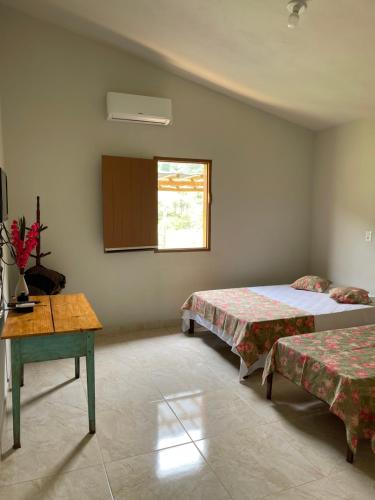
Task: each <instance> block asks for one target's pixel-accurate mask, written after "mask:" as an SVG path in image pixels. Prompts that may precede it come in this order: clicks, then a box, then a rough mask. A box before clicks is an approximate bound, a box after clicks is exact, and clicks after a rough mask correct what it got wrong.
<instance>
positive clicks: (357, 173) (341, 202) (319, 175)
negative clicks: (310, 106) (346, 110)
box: [311, 120, 375, 293]
mask: <svg viewBox="0 0 375 500" xmlns="http://www.w3.org/2000/svg"><path fill="white" fill-rule="evenodd" d="M374 134H375V120H372V121H371V120H360V121H356V122H354V123H350V124H348V125H343V126H340V127H335V128H332V129H329V130H326V131H323V132H320V133H319V134H317V136H316V143H315V162H314V163H315V164H314V195H313V199H314V210H313V221H314V224H313V245H312V255H311V270H312V271H314V272H316V273H320V274H323V275H325V276H327V277H329V278H330V279H332V280H334V281H335V282H337V283H342V284H348V285H356V286H360V287H363V288H366V289H368V290H370V291H371V293H375V265H374V264H375V197H374V190H375V165H374V158H375V142H374ZM367 230H371V231H373V236H374V239H373V241H372V243H370V244H369V243H366V242H365V241H364V236H365V232H366V231H367Z"/></svg>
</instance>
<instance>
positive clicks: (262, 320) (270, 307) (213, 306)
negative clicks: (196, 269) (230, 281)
mask: <svg viewBox="0 0 375 500" xmlns="http://www.w3.org/2000/svg"><path fill="white" fill-rule="evenodd" d="M182 309H183V310H184V309H185V310H186V309H189V310H191V311H193V312H194V313H195V314H198V315H199V316H200V317H201V318H204V319H205V320H207V321H209V322H210V323H212V324H213V325H215V326H216V327H217V328H219V329H220V330H221V332H222V334H223V339H224V340H225V341H226V342H227V343H228V344H229V345H231V346H232V349H234V350H235V352H237V354H239V355H240V356H241V358H242V359H243V361H244V362H245V363H246V366H247V367H250V366H251V365H252V364H253V363H255V362H256V361H257V360H258V359H259V358H260V356H261V355H262V354H265V353H267V352H269V350H270V349H271V347H272V346H273V344H274V343H275V342H276V340H277V339H279V338H280V337H288V336H290V335H300V334H302V333H309V332H312V331H314V316H311V315H310V314H309V313H307V312H306V311H302V310H301V309H297V308H295V307H291V306H288V305H287V304H284V303H282V302H279V301H277V300H274V299H270V298H268V297H265V296H264V295H260V294H258V293H255V292H253V291H251V290H249V289H248V288H230V289H225V290H208V291H204V292H195V293H193V294H192V295H191V296H190V297H189V298H188V300H187V301H186V302H185V303H184V305H183V306H182Z"/></svg>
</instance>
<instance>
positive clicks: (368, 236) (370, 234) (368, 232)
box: [365, 231, 372, 243]
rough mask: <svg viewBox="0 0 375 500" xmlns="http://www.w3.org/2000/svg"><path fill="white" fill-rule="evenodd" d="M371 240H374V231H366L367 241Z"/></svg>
mask: <svg viewBox="0 0 375 500" xmlns="http://www.w3.org/2000/svg"><path fill="white" fill-rule="evenodd" d="M371 241H372V231H366V232H365V242H366V243H371Z"/></svg>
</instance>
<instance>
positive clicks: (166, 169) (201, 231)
mask: <svg viewBox="0 0 375 500" xmlns="http://www.w3.org/2000/svg"><path fill="white" fill-rule="evenodd" d="M156 160H157V173H158V249H159V250H160V251H163V250H180V251H181V250H208V249H209V247H210V241H209V240H210V168H211V162H210V161H208V160H180V159H173V158H157V159H156Z"/></svg>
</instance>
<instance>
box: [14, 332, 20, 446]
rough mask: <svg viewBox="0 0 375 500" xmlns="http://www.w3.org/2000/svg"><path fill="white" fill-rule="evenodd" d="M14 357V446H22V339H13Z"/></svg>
mask: <svg viewBox="0 0 375 500" xmlns="http://www.w3.org/2000/svg"><path fill="white" fill-rule="evenodd" d="M11 357H12V412H13V448H21V436H20V411H21V407H20V405H21V400H20V384H21V370H22V365H21V341H20V340H12V341H11Z"/></svg>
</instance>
